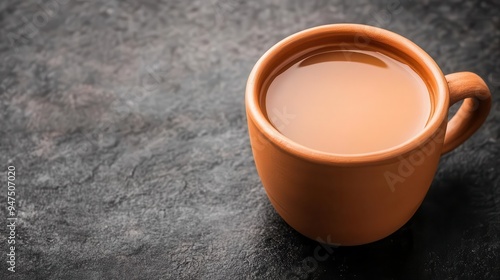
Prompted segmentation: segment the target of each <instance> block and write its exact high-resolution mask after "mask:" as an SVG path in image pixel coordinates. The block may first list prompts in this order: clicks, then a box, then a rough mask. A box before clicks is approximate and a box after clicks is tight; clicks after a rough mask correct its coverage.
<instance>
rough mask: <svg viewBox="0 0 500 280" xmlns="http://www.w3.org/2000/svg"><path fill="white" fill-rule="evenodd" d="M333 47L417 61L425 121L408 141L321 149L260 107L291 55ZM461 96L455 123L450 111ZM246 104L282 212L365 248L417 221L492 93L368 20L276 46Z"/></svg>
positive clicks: (256, 74)
mask: <svg viewBox="0 0 500 280" xmlns="http://www.w3.org/2000/svg"><path fill="white" fill-rule="evenodd" d="M325 47H331V48H337V49H344V50H346V49H347V50H350V49H352V50H375V51H378V52H381V53H384V54H386V55H388V56H390V57H393V58H396V59H398V60H399V61H402V62H404V63H406V64H408V65H410V66H411V67H412V68H413V69H414V70H415V71H416V72H417V73H418V74H419V75H420V76H421V77H422V78H423V80H424V81H426V83H427V86H428V88H429V96H430V99H431V104H432V109H431V116H430V118H429V121H428V123H427V126H426V127H425V128H424V129H423V130H422V131H421V132H420V133H419V134H418V135H417V136H415V137H413V138H412V139H409V140H408V141H407V142H405V143H403V144H401V145H398V146H394V147H392V148H390V149H387V150H384V151H380V152H373V153H366V154H355V155H342V154H331V153H326V152H321V151H317V150H314V149H311V148H308V147H305V146H302V145H300V144H297V143H295V142H293V141H291V140H290V139H288V138H287V137H285V136H284V135H282V134H281V133H280V132H278V130H276V129H275V128H274V127H273V125H271V123H270V122H269V120H268V119H267V118H266V116H265V114H264V112H263V111H262V106H261V105H262V104H261V102H262V97H263V96H264V94H265V92H263V89H262V87H263V84H264V82H265V81H266V79H269V78H270V77H272V76H273V75H275V73H276V72H277V71H279V70H280V67H282V66H283V65H284V64H286V63H287V61H290V60H291V59H294V58H297V57H299V56H304V55H307V53H308V52H312V51H315V50H318V49H319V48H325ZM461 100H464V102H463V104H462V105H461V107H460V109H459V110H458V112H457V113H456V114H455V116H454V117H453V118H452V119H451V120H450V121H449V122H448V108H449V107H450V106H451V105H453V104H454V103H456V102H458V101H461ZM245 104H246V113H247V120H248V130H249V134H250V141H251V145H252V151H253V156H254V159H255V164H256V166H257V171H258V173H259V176H260V178H261V180H262V184H263V185H264V188H265V190H266V193H267V195H268V197H269V200H270V201H271V203H272V205H273V206H274V208H275V209H276V211H277V212H278V213H279V214H280V215H281V217H282V218H283V219H284V220H285V221H286V222H287V223H288V224H289V225H290V226H292V227H293V228H294V229H296V230H297V231H298V232H300V233H302V234H303V235H305V236H307V237H309V238H312V239H315V240H318V241H320V242H323V243H329V244H336V245H359V244H365V243H369V242H373V241H376V240H379V239H381V238H384V237H386V236H388V235H390V234H391V233H393V232H395V231H396V230H397V229H399V228H400V227H401V226H403V225H404V224H405V223H406V222H407V221H408V220H409V219H410V218H411V217H412V215H413V214H414V213H415V211H416V210H417V209H418V207H419V206H420V204H421V203H422V200H423V199H424V197H425V195H426V193H427V190H428V189H429V186H430V184H431V182H432V180H433V177H434V174H435V172H436V169H437V166H438V162H439V158H440V157H441V155H443V154H444V153H447V152H449V151H451V150H453V149H454V148H456V147H457V146H459V145H460V144H461V143H463V142H464V141H465V140H466V139H467V138H469V137H470V136H471V135H472V134H473V133H474V132H475V131H476V130H477V129H478V128H479V127H480V126H481V124H482V123H483V122H484V121H485V119H486V117H487V115H488V112H489V110H490V106H491V95H490V92H489V90H488V87H487V86H486V84H485V82H484V81H483V80H482V79H481V78H480V77H478V76H477V75H476V74H473V73H470V72H461V73H454V74H450V75H446V76H445V75H443V73H442V72H441V70H440V69H439V67H438V65H437V64H436V62H434V60H433V59H432V58H431V57H430V56H429V55H428V54H427V53H425V52H424V51H423V50H422V49H420V48H419V47H418V46H417V45H415V44H414V43H412V42H411V41H409V40H408V39H406V38H404V37H402V36H400V35H397V34H395V33H392V32H390V31H387V30H384V29H380V28H376V27H371V26H365V25H357V24H333V25H325V26H319V27H315V28H311V29H307V30H305V31H302V32H299V33H296V34H293V35H291V36H289V37H287V38H285V39H283V40H282V41H280V42H279V43H277V44H276V45H274V46H273V47H272V48H271V49H269V50H268V51H267V52H266V53H265V54H264V55H263V56H262V57H261V58H260V59H259V61H258V62H257V63H256V65H255V66H254V68H253V70H252V72H251V74H250V77H249V78H248V83H247V87H246V96H245ZM367 137H376V135H375V136H374V135H367Z"/></svg>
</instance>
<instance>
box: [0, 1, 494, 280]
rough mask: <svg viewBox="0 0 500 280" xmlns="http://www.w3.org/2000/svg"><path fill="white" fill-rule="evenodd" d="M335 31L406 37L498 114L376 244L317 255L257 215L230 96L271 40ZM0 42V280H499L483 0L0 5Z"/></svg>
mask: <svg viewBox="0 0 500 280" xmlns="http://www.w3.org/2000/svg"><path fill="white" fill-rule="evenodd" d="M444 2H446V3H444ZM340 22H356V23H366V24H371V25H376V26H380V27H383V28H386V29H389V30H392V31H395V32H397V33H399V34H402V35H403V36H405V37H407V38H409V39H411V40H413V41H414V42H416V43H417V44H418V45H420V46H421V47H422V48H423V49H425V50H426V51H427V52H428V53H429V54H430V55H431V56H432V57H433V58H434V59H435V60H436V61H437V63H438V64H439V65H440V66H441V67H442V69H443V71H444V72H445V73H451V72H456V71H463V70H469V71H473V72H476V73H478V74H479V75H480V76H482V77H484V78H485V80H486V81H487V83H488V84H489V86H490V88H491V90H492V94H493V102H494V103H493V107H492V111H491V114H490V116H489V118H488V120H487V122H486V124H485V125H484V126H483V127H482V128H481V130H480V131H478V132H477V133H476V134H475V136H473V137H472V138H471V139H470V140H469V141H468V142H466V143H465V144H464V145H463V146H461V147H460V148H458V149H457V150H456V151H454V152H453V153H451V154H449V155H447V156H445V157H443V159H442V161H441V164H440V168H439V171H438V173H437V175H436V178H435V180H434V182H433V184H432V186H431V189H430V192H429V194H428V196H427V198H426V199H425V201H424V203H423V205H422V207H421V208H420V209H419V210H418V212H417V214H416V215H415V216H414V218H413V219H412V220H411V221H410V222H409V223H408V224H407V225H405V226H404V227H403V228H402V229H400V230H399V231H398V232H396V233H395V234H393V235H391V236H390V237H388V238H386V239H384V240H381V241H379V242H376V243H373V244H369V245H365V246H359V247H350V248H344V247H341V248H329V247H325V248H324V247H322V246H321V245H319V244H318V243H316V242H315V241H312V240H309V239H307V238H305V237H303V236H301V235H300V234H299V233H297V232H296V231H294V230H293V229H292V228H290V227H289V226H288V225H287V224H286V223H285V222H284V221H283V220H282V219H281V218H280V217H279V216H278V214H277V213H276V212H275V211H274V209H273V208H272V206H271V205H270V203H269V201H268V199H267V197H266V195H265V192H264V190H263V188H262V185H261V183H260V180H259V177H258V175H257V172H256V170H255V167H254V163H253V159H252V154H251V149H250V145H249V140H248V136H247V128H246V119H245V114H244V99H243V96H244V88H245V82H246V78H247V77H248V74H249V72H250V70H251V68H252V66H253V64H254V63H255V62H256V61H257V59H258V58H259V57H260V55H262V54H263V53H264V52H265V51H266V50H267V49H268V48H269V47H271V46H272V45H273V44H274V43H276V42H278V41H279V40H281V39H282V38H284V37H285V36H287V35H290V34H292V33H294V32H297V31H300V30H302V29H305V28H308V27H313V26H317V25H322V24H328V23H340ZM0 38H1V39H0V115H1V117H0V131H1V135H0V150H1V152H0V167H1V168H0V170H1V171H0V174H1V175H0V178H1V180H0V182H1V188H0V205H1V211H0V213H1V216H2V218H1V221H2V225H1V226H0V234H1V235H0V253H1V258H0V259H1V262H0V279H2V280H3V279H343V278H345V279H373V278H376V279H500V172H499V168H500V145H499V143H500V138H499V137H500V106H499V104H500V3H499V2H498V1H496V0H484V1H482V0H479V1H437V0H436V1H408V0H404V1H403V0H401V1H398V0H391V1H344V2H341V1H298V0H297V1H242V0H208V1H201V0H200V1H165V0H164V1H155V0H145V1H114V0H112V1H83V0H82V1H77V0H75V1H70V0H49V1H15V0H8V1H6V0H2V1H1V2H0ZM454 109H456V108H454ZM9 164H11V165H14V166H15V167H16V170H17V173H16V183H17V196H16V198H17V208H18V218H19V220H18V226H17V229H16V230H17V237H16V238H17V243H16V246H17V247H16V248H17V249H16V250H17V251H16V252H17V264H16V273H15V274H13V273H10V272H8V271H7V264H6V260H7V257H6V253H7V239H6V238H7V234H8V232H7V229H6V226H5V224H6V217H7V212H6V205H7V204H6V202H7V189H6V180H7V179H6V170H7V166H8V165H9Z"/></svg>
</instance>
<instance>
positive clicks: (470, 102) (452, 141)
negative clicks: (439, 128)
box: [442, 72, 491, 154]
mask: <svg viewBox="0 0 500 280" xmlns="http://www.w3.org/2000/svg"><path fill="white" fill-rule="evenodd" d="M446 80H447V81H448V87H449V92H450V107H451V105H453V104H455V103H457V102H458V101H460V100H462V99H465V100H464V103H463V104H462V106H460V108H459V109H458V111H457V113H456V114H455V116H453V118H451V120H450V121H449V122H448V127H447V129H446V134H445V137H444V144H443V150H442V154H446V153H448V152H450V151H451V150H453V149H455V148H456V147H458V146H460V144H462V143H463V142H464V141H465V140H467V139H468V138H469V137H470V136H471V135H472V134H474V132H476V130H477V129H478V128H479V127H480V126H481V125H482V124H483V122H484V121H485V120H486V117H487V116H488V113H489V112H490V108H491V93H490V90H489V89H488V86H487V85H486V83H485V82H484V81H483V79H481V78H480V77H479V76H478V75H476V74H474V73H471V72H458V73H453V74H449V75H446Z"/></svg>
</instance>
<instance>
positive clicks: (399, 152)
mask: <svg viewBox="0 0 500 280" xmlns="http://www.w3.org/2000/svg"><path fill="white" fill-rule="evenodd" d="M328 33H343V34H349V35H351V34H352V36H356V35H360V34H362V35H364V36H368V37H369V38H370V39H373V40H376V41H383V42H384V43H386V44H390V45H391V46H392V47H394V48H396V49H398V50H399V51H401V52H404V53H405V54H407V55H410V56H411V57H412V58H416V60H417V62H418V64H419V66H421V67H424V68H425V69H426V71H427V72H428V73H432V76H427V77H422V78H423V79H426V80H427V81H428V82H432V83H434V85H435V89H436V90H435V92H434V95H435V99H434V100H435V102H434V110H433V111H434V112H433V113H432V116H431V117H430V119H429V121H428V123H427V125H426V126H425V128H424V129H423V130H422V131H420V133H418V134H417V135H415V136H414V137H412V138H410V139H408V140H407V141H405V142H403V143H401V144H399V145H396V146H394V147H391V148H388V149H384V150H380V151H375V152H370V153H359V154H336V153H329V152H323V151H320V150H315V149H312V148H309V147H306V146H304V145H301V144H299V143H296V142H294V141H293V140H291V139H289V138H287V137H286V136H284V135H283V134H281V133H280V132H279V131H278V130H277V129H276V128H275V127H274V126H273V125H272V124H271V123H270V122H269V120H268V119H267V118H266V117H265V115H264V113H263V112H262V110H261V106H260V91H261V88H260V85H261V83H257V81H256V80H257V78H258V77H259V75H261V74H262V71H263V70H264V69H266V67H270V59H271V58H272V57H274V56H275V55H276V54H277V53H279V52H280V50H281V49H282V48H283V47H285V46H287V45H289V44H291V43H294V42H297V41H299V40H304V38H314V37H315V36H319V35H324V34H328ZM431 94H432V93H431ZM245 103H246V110H247V118H249V121H250V119H251V120H253V121H254V123H255V125H256V127H257V129H258V130H259V131H260V132H261V133H262V134H263V135H264V136H265V137H266V138H267V139H268V140H270V141H271V143H273V144H274V145H276V146H278V147H279V148H281V149H282V150H284V151H285V152H287V153H289V154H291V155H294V156H296V157H299V158H303V159H306V160H309V161H312V162H316V163H322V164H333V165H359V164H370V163H372V164H373V163H379V162H385V161H387V160H391V159H395V158H397V157H399V156H403V155H405V154H407V153H410V152H412V151H413V150H415V149H417V148H418V147H421V146H422V145H424V143H426V142H427V141H429V140H430V139H431V138H432V136H433V135H434V134H435V133H436V131H437V130H438V129H439V128H440V126H441V124H442V123H443V120H445V119H446V118H447V115H448V107H449V97H448V86H447V82H446V79H445V77H444V75H443V73H442V72H441V69H440V68H439V66H438V65H437V64H436V62H435V61H434V60H433V59H432V58H431V57H430V56H429V55H428V54H427V53H426V52H425V51H424V50H422V49H421V48H420V47H419V46H417V45H416V44H415V43H413V42H412V41H410V40H409V39H407V38H405V37H403V36H401V35H399V34H396V33H394V32H391V31H388V30H385V29H382V28H378V27H374V26H369V25H362V24H350V23H342V24H329V25H322V26H317V27H313V28H309V29H306V30H303V31H300V32H298V33H295V34H292V35H290V36H288V37H286V38H285V39H283V40H281V41H279V42H278V43H276V44H275V45H274V46H272V47H271V48H270V49H269V50H268V51H267V52H265V53H264V55H262V57H261V58H260V59H259V60H258V61H257V63H256V64H255V66H254V67H253V69H252V71H251V73H250V76H249V78H248V81H247V85H246V94H245Z"/></svg>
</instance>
